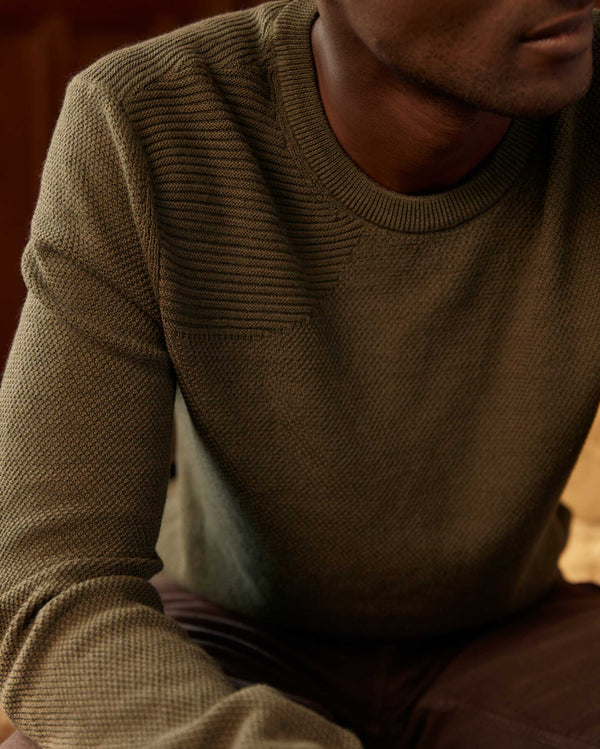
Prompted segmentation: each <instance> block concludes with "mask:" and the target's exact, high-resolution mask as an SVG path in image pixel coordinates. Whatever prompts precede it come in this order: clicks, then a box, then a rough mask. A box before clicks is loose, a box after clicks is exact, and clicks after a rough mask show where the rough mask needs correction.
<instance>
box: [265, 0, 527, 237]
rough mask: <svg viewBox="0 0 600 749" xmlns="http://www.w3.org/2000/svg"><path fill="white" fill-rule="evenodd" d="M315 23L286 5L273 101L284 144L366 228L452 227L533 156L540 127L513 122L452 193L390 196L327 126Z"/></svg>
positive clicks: (305, 8) (300, 5)
mask: <svg viewBox="0 0 600 749" xmlns="http://www.w3.org/2000/svg"><path fill="white" fill-rule="evenodd" d="M317 17H318V11H317V7H316V4H315V2H314V0H290V2H289V3H288V4H287V5H285V6H284V8H283V9H282V10H281V11H280V14H279V15H278V17H277V20H276V27H275V29H274V33H273V46H274V53H275V89H276V96H277V97H278V99H279V101H278V104H279V111H280V113H281V117H282V121H283V127H284V129H285V131H286V135H287V140H288V144H289V146H290V148H291V149H292V150H293V151H294V152H295V155H296V157H297V158H299V159H300V160H301V161H302V162H303V163H304V167H305V168H306V169H308V170H309V172H311V173H312V174H313V175H314V176H315V177H316V178H317V179H318V180H319V182H320V183H321V184H322V186H323V187H324V188H325V190H327V191H328V192H329V193H330V194H331V195H333V196H334V198H336V199H337V200H338V201H340V202H341V203H343V204H344V205H345V206H346V207H347V208H348V209H349V210H350V211H351V212H352V213H354V214H356V215H358V216H360V217H362V218H363V219H365V220H367V221H370V222H372V223H375V224H378V225H380V226H382V227H385V228H388V229H391V230H397V231H406V232H419V233H420V232H428V231H439V230H441V229H448V228H451V227H452V226H457V225H458V224H461V223H463V222H465V221H467V220H469V219H470V218H473V217H474V216H476V215H478V214H480V213H482V212H483V211H485V210H486V209H488V208H489V207H490V206H492V205H493V204H494V203H495V202H497V201H498V200H499V199H500V198H501V197H502V195H503V194H504V193H505V192H506V191H507V190H508V189H509V188H510V187H511V185H512V184H513V183H514V181H515V180H516V178H517V177H518V176H519V174H520V173H521V172H522V170H523V169H524V167H525V166H526V164H527V162H528V160H529V158H530V156H531V155H532V152H533V151H534V148H535V144H536V141H537V138H538V135H539V132H540V128H541V120H540V119H532V120H521V119H514V120H513V121H512V123H511V125H510V127H509V128H508V131H507V132H506V135H505V136H504V138H503V140H502V141H501V143H500V144H499V145H498V146H497V147H496V149H495V151H494V152H493V153H492V155H491V156H490V157H489V158H488V160H487V162H486V163H485V165H484V166H482V167H481V168H480V169H478V170H477V171H475V172H474V173H473V175H472V176H471V177H469V178H468V179H467V180H465V181H464V182H462V183H461V184H460V185H458V186H456V187H453V188H451V189H449V190H444V191H442V192H438V193H434V194H431V195H419V196H415V195H407V194H403V193H398V192H394V191H393V190H389V189H387V188H386V187H383V186H381V185H379V184H378V183H377V182H375V181H374V180H373V179H371V178H370V177H369V176H368V175H367V174H366V173H365V172H363V171H362V170H361V169H360V168H359V167H358V166H357V165H356V164H355V163H354V162H353V161H352V159H351V158H350V157H349V156H348V154H347V153H346V152H345V151H344V149H343V148H342V146H341V145H340V143H339V141H338V140H337V138H336V136H335V134H334V133H333V131H332V129H331V126H330V125H329V121H328V120H327V116H326V114H325V111H324V109H323V104H322V102H321V97H320V94H319V85H318V78H317V72H316V68H315V63H314V58H313V54H312V46H311V29H312V25H313V23H314V22H315V20H316V19H317Z"/></svg>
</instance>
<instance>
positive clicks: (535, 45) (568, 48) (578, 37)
mask: <svg viewBox="0 0 600 749" xmlns="http://www.w3.org/2000/svg"><path fill="white" fill-rule="evenodd" d="M593 38H594V26H593V24H592V23H591V21H590V23H586V24H582V25H581V26H580V27H579V28H578V29H576V30H574V31H567V32H564V33H562V34H556V35H554V36H546V37H543V38H541V39H525V40H523V42H522V43H523V44H524V46H525V47H527V48H528V49H531V50H536V51H537V52H539V53H540V54H545V55H548V56H549V57H556V58H563V59H568V58H570V57H577V56H578V55H581V54H583V53H584V52H586V51H587V50H588V49H589V48H590V47H591V45H592V41H593Z"/></svg>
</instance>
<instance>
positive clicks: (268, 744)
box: [0, 75, 360, 749]
mask: <svg viewBox="0 0 600 749" xmlns="http://www.w3.org/2000/svg"><path fill="white" fill-rule="evenodd" d="M22 270H23V276H24V279H25V282H26V284H27V289H28V293H27V298H26V301H25V304H24V306H23V309H22V312H21V317H20V321H19V326H18V330H17V333H16V335H15V338H14V341H13V345H12V348H11V351H10V355H9V360H8V363H7V366H6V369H5V372H4V375H3V379H2V386H1V388H0V517H1V518H2V522H1V524H0V685H1V690H2V691H1V697H2V702H3V705H4V708H5V710H6V712H7V714H8V715H9V717H10V718H11V720H12V721H13V722H14V724H15V725H16V726H17V727H18V728H20V729H21V730H22V731H23V732H24V733H25V734H26V735H28V736H30V737H31V738H32V739H33V740H35V741H36V742H38V743H39V744H40V745H41V746H42V747H76V748H77V749H85V748H86V747H115V748H116V747H122V748H123V749H124V748H125V747H127V749H134V748H135V747H140V748H141V747H144V749H151V748H152V747H160V748H161V749H165V748H167V747H196V748H197V747H207V749H208V748H210V749H234V747H235V749H278V748H281V749H283V748H284V747H285V749H288V748H289V749H360V743H359V741H358V739H357V738H356V737H355V736H354V735H353V734H352V733H350V732H349V731H346V730H344V729H342V728H341V727H338V726H336V725H334V724H333V723H331V722H330V721H327V720H326V719H324V718H322V717H321V716H319V715H317V714H316V713H314V712H312V711H310V710H308V709H307V708H305V707H303V706H301V705H299V704H296V703H294V702H292V701H291V700H289V699H287V698H286V697H285V696H284V695H283V694H281V693H280V692H278V691H277V690H275V689H273V688H272V687H269V686H267V685H264V684H259V685H255V686H250V687H246V688H244V689H241V690H238V691H236V690H235V689H234V688H233V687H232V685H231V684H230V683H229V682H228V680H227V678H226V677H225V675H224V673H223V672H222V671H221V670H220V668H219V667H218V665H217V664H216V662H215V661H214V660H213V659H212V658H211V657H210V656H209V655H208V654H207V653H205V652H204V651H203V650H202V649H201V648H199V647H198V646H197V645H195V644H194V643H193V642H192V640H191V639H190V638H189V637H188V635H187V634H186V633H185V632H184V631H183V629H181V628H180V627H179V626H178V625H177V624H176V623H175V622H174V621H173V620H171V619H169V618H168V617H166V616H165V615H164V613H163V610H162V605H161V601H160V598H159V597H158V594H157V593H156V591H155V589H154V588H153V586H152V585H151V584H150V583H149V582H148V581H149V578H150V577H151V576H152V575H154V574H156V573H157V572H158V571H160V569H161V568H162V564H161V561H160V558H159V557H158V556H157V554H156V551H155V544H156V540H157V537H158V532H159V527H160V522H161V516H162V511H163V506H164V501H165V496H166V487H167V481H168V473H169V471H168V468H169V455H170V437H171V422H172V413H173V401H174V391H175V375H174V372H173V367H172V365H171V362H170V358H169V355H168V352H167V350H166V345H165V341H164V336H163V332H162V326H161V323H160V305H159V294H158V286H159V284H158V278H159V252H158V242H157V239H156V231H155V228H154V218H153V207H152V189H151V181H150V178H149V173H148V168H147V164H146V160H145V156H144V152H143V149H142V147H141V145H140V143H139V141H138V140H137V139H136V138H135V135H134V133H133V131H132V128H131V126H130V124H129V123H128V120H127V117H126V116H125V114H124V112H123V110H122V108H121V107H120V105H119V104H118V102H117V101H116V100H115V98H114V97H113V96H112V95H111V94H110V93H109V92H108V91H107V90H105V89H104V88H103V87H101V86H99V85H97V84H95V83H92V82H89V81H86V80H85V78H84V77H83V76H82V75H79V76H77V77H76V78H75V79H73V81H71V83H70V84H69V87H68V89H67V93H66V97H65V102H64V105H63V109H62V112H61V115H60V117H59V120H58V123H57V126H56V129H55V132H54V135H53V138H52V142H51V145H50V149H49V152H48V156H47V159H46V164H45V167H44V172H43V175H42V182H41V188H40V195H39V199H38V203H37V207H36V210H35V213H34V216H33V220H32V225H31V235H30V239H29V242H28V244H27V246H26V248H25V251H24V254H23V260H22Z"/></svg>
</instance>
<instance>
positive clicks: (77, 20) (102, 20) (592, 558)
mask: <svg viewBox="0 0 600 749" xmlns="http://www.w3.org/2000/svg"><path fill="white" fill-rule="evenodd" d="M257 4H258V0H101V1H100V2H98V0H0V143H2V146H3V149H4V150H3V154H2V158H1V159H0V236H1V237H2V251H1V252H0V372H2V370H3V369H4V364H5V361H6V356H7V354H8V349H9V346H10V343H11V341H12V337H13V335H14V331H15V328H16V325H17V322H18V317H19V311H20V309H21V306H22V304H23V301H24V298H25V287H24V285H23V281H22V279H21V275H20V267H19V266H20V257H21V253H22V251H23V247H24V245H25V243H26V241H27V237H28V233H29V223H30V220H31V216H32V212H33V209H34V206H35V202H36V198H37V193H38V189H39V181H40V176H41V170H42V165H43V163H44V158H45V154H46V150H47V148H48V145H49V141H50V137H51V135H52V130H53V127H54V124H55V122H56V118H57V116H58V113H59V110H60V106H61V103H62V99H63V96H64V91H65V87H66V84H67V82H68V80H69V79H70V78H71V77H72V76H73V75H74V74H75V73H76V72H77V71H79V70H81V69H82V68H84V67H85V66H87V65H88V64H89V63H91V62H92V61H93V60H96V59H97V58H98V57H100V56H101V55H103V54H105V53H106V52H108V51H110V50H113V49H116V48H117V47H121V46H124V45H126V44H131V43H134V42H137V41H141V40H143V39H146V38H149V37H151V36H156V35H158V34H161V33H163V32H166V31H169V30H171V29H173V28H175V27H177V26H182V25H184V24H187V23H191V22H193V21H196V20H199V19H201V18H204V17H207V16H212V15H216V14H218V13H224V12H228V11H233V10H239V9H242V8H246V7H250V6H252V5H257ZM596 5H597V6H598V7H600V0H598V2H597V3H596ZM564 501H565V503H566V504H568V505H569V506H571V508H572V509H573V510H574V512H575V519H574V523H573V526H572V534H571V540H570V543H569V547H568V548H567V550H566V552H565V555H564V556H563V560H562V563H563V572H564V574H565V575H566V576H567V577H568V578H569V579H572V580H591V579H594V580H596V581H598V582H600V419H597V422H596V425H595V426H594V428H593V429H592V433H591V434H590V437H589V439H588V442H587V444H586V446H585V448H584V451H583V453H582V455H581V457H580V460H579V463H578V465H577V467H576V469H575V471H574V473H573V475H572V477H571V480H570V482H569V485H568V486H567V489H566V491H565V494H564Z"/></svg>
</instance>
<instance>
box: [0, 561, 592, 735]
mask: <svg viewBox="0 0 600 749" xmlns="http://www.w3.org/2000/svg"><path fill="white" fill-rule="evenodd" d="M152 582H153V583H154V584H155V585H156V587H157V588H158V590H159V591H160V593H161V597H162V599H163V602H164V605H165V612H166V613H167V614H168V615H169V616H172V617H173V618H174V619H176V620H177V621H178V622H179V623H180V625H181V626H182V627H184V628H185V629H186V630H187V632H188V633H189V634H190V636H191V637H192V638H193V639H194V640H195V641H196V642H197V643H198V645H200V646H201V647H203V648H204V649H205V650H207V651H208V652H209V653H210V654H211V655H212V656H213V657H214V658H215V659H216V660H217V661H218V662H219V663H220V664H221V666H222V668H223V670H224V671H225V673H226V674H227V675H228V676H229V678H230V679H231V681H232V683H233V684H234V686H236V687H238V688H242V687H244V686H246V685H249V684H255V683H267V684H270V685H272V686H274V687H276V688H278V689H280V690H281V691H282V692H284V693H285V694H287V695H288V696H289V697H290V698H291V699H293V700H296V701H298V702H301V703H302V704H305V705H307V706H308V707H310V708H311V709H313V710H316V711H318V712H320V713H321V714H323V715H325V716H326V717H327V718H329V719H330V720H332V721H335V722H336V723H339V724H341V725H344V726H346V727H349V728H351V729H352V730H354V731H355V732H356V733H357V734H358V736H359V737H360V738H361V739H362V741H363V743H364V746H365V749H534V748H535V749H539V747H555V749H589V748H590V747H599V748H600V587H599V586H597V585H594V584H592V583H579V584H577V585H574V584H569V583H567V582H565V581H564V580H562V579H561V580H559V582H557V584H556V585H555V587H554V588H553V589H552V590H551V591H550V593H549V594H548V595H546V596H545V597H544V598H543V599H542V600H541V601H540V602H538V603H537V604H535V605H534V606H532V607H531V608H529V609H528V610H526V611H525V612H522V613H520V614H518V615H516V616H513V617H510V618H508V619H505V620H503V621H502V622H497V623H495V624H494V625H491V626H490V625H488V626H486V627H483V628H479V629H477V630H474V631H471V632H468V633H461V634H460V635H453V636H448V637H445V638H439V639H437V640H435V641H428V642H418V641H414V640H412V641H406V640H402V641H399V640H390V639H388V640H373V639H364V638H350V637H326V636H314V635H304V634H299V633H297V632H293V631H287V630H282V629H281V628H273V627H267V626H263V625H261V624H259V623H257V622H255V621H252V620H249V619H246V618H244V617H241V616H237V615H235V614H232V613H230V612H227V611H224V610H223V609H220V608H218V607H216V606H214V605H212V604H210V603H208V602H207V601H204V600H202V599H199V598H198V597H197V596H194V595H192V594H190V593H188V592H187V591H185V590H184V589H182V588H180V587H179V586H177V585H175V584H174V583H172V582H171V581H169V580H168V579H167V578H166V577H165V576H164V575H158V576H157V577H155V578H154V579H153V580H152ZM37 746H38V745H37V744H35V743H33V742H31V741H30V740H29V739H27V738H26V737H25V736H24V735H23V734H21V733H18V732H17V733H15V734H13V736H11V737H10V738H9V739H8V740H7V741H5V742H4V743H3V744H2V748H3V749H25V748H26V747H28V748H29V749H33V748H34V747H37Z"/></svg>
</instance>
